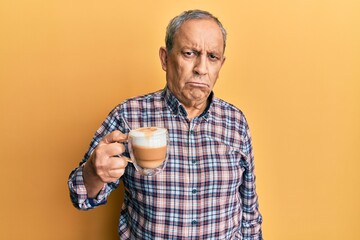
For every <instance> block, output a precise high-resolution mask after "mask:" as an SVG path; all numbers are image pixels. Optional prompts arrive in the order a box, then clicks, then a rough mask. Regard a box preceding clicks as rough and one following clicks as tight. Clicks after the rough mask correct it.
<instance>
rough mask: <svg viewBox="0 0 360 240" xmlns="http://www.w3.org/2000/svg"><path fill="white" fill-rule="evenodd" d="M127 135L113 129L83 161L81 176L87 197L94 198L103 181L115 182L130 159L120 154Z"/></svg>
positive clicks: (123, 149)
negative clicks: (84, 161)
mask: <svg viewBox="0 0 360 240" xmlns="http://www.w3.org/2000/svg"><path fill="white" fill-rule="evenodd" d="M125 141H127V135H125V134H123V133H122V132H120V131H118V130H115V131H113V132H111V133H109V134H108V135H106V136H105V137H104V138H103V139H102V140H101V141H100V142H99V144H98V146H97V147H96V148H95V150H94V152H93V153H92V154H91V156H90V158H89V160H88V161H87V162H86V163H85V166H84V171H83V177H84V184H85V187H86V190H87V193H88V197H90V198H94V197H96V196H97V194H98V193H99V191H100V190H101V189H102V187H103V186H104V184H105V183H110V182H115V181H116V180H118V179H119V178H120V177H121V176H122V175H123V174H124V172H125V167H126V166H127V164H128V161H130V160H129V159H128V158H126V157H124V156H122V153H123V152H124V151H125V146H124V144H123V142H125Z"/></svg>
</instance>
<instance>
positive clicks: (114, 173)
mask: <svg viewBox="0 0 360 240" xmlns="http://www.w3.org/2000/svg"><path fill="white" fill-rule="evenodd" d="M124 173H125V168H120V169H112V170H110V171H109V179H108V181H111V182H115V181H116V180H118V179H119V178H120V177H121V176H122V175H124Z"/></svg>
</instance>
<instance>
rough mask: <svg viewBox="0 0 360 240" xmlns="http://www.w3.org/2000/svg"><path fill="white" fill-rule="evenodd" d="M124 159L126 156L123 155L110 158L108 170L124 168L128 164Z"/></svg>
mask: <svg viewBox="0 0 360 240" xmlns="http://www.w3.org/2000/svg"><path fill="white" fill-rule="evenodd" d="M126 159H127V158H126V157H123V156H120V157H112V158H110V159H109V160H110V164H109V169H110V170H116V169H125V168H126V166H127V165H128V161H127V160H126Z"/></svg>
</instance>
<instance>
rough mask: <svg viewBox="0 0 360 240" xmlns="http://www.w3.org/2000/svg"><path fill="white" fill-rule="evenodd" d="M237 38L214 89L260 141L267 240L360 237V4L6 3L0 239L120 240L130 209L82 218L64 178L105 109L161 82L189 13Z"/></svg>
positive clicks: (2, 17)
mask: <svg viewBox="0 0 360 240" xmlns="http://www.w3.org/2000/svg"><path fill="white" fill-rule="evenodd" d="M193 8H201V9H205V10H209V11H210V12H212V13H214V14H215V15H216V16H218V17H219V18H220V20H221V21H222V22H223V24H224V25H225V27H226V28H227V30H228V33H229V35H228V47H227V50H226V56H227V61H226V63H225V65H224V67H223V69H222V72H221V74H220V78H219V81H218V83H217V85H216V87H215V93H216V95H217V96H218V97H221V98H223V99H225V100H227V101H229V102H232V103H233V104H235V105H236V106H238V107H239V108H241V109H242V110H243V111H244V112H245V114H246V116H247V118H248V121H249V124H250V128H251V132H252V135H253V141H254V151H255V159H256V173H257V191H258V194H259V196H260V209H261V212H262V214H263V217H264V224H263V231H264V237H265V239H268V240H272V239H273V240H282V239H284V240H288V239H291V240H300V239H327V240H331V239H360V227H359V226H360V204H359V203H360V186H359V184H360V177H359V173H358V172H359V170H360V163H359V162H360V161H359V160H360V153H359V148H360V1H358V0H291V1H289V0H277V1H265V0H261V1H245V0H241V1H215V0H213V1H165V0H164V1H121V0H108V1H91V0H90V1H89V0H87V1H83V0H79V1H73V0H72V1H70V0H61V1H60V0H53V1H45V0H42V1H39V0H33V1H21V0H1V1H0V111H1V118H0V134H1V140H0V151H1V152H0V158H1V160H0V161H1V166H0V178H1V179H0V184H1V185H0V190H1V195H0V196H1V197H0V239H4V240H8V239H10V240H13V239H16V240H17V239H29V240H33V239H34V240H35V239H37V240H42V239H43V240H49V239H55V240H56V239H61V240H63V239H66V240H72V239H74V240H75V239H76V240H79V239H80V240H85V239H87V240H92V239H94V240H97V239H100V240H103V239H106V240H108V239H109V240H110V239H113V240H115V239H117V221H118V214H119V211H120V205H121V201H122V195H121V191H116V192H115V193H114V194H113V195H112V196H111V197H110V200H109V203H108V205H106V206H102V207H100V208H98V209H96V210H93V211H88V212H81V211H78V210H76V209H75V208H73V207H72V205H71V203H70V200H69V197H68V190H67V185H66V181H67V177H68V174H69V173H70V171H71V170H72V169H73V168H74V167H75V166H77V164H78V162H79V161H80V160H81V158H82V156H83V154H84V152H85V151H86V149H87V146H88V144H89V142H90V139H91V137H92V135H93V133H94V132H95V130H96V129H97V127H98V126H99V125H100V123H101V122H102V121H103V120H104V118H105V117H106V115H107V113H108V112H109V111H110V110H111V109H112V108H113V107H114V106H115V105H116V104H117V103H119V102H121V101H122V100H124V99H125V98H128V97H131V96H135V95H139V94H143V93H147V92H151V91H155V90H158V89H160V88H162V87H163V86H164V83H165V80H164V78H165V74H164V72H163V71H162V70H161V67H160V62H159V59H158V49H159V47H160V46H163V45H164V35H165V28H166V25H167V23H168V21H169V20H170V18H172V17H173V16H175V15H177V14H179V13H180V12H182V11H183V10H186V9H193Z"/></svg>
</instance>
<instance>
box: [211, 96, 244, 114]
mask: <svg viewBox="0 0 360 240" xmlns="http://www.w3.org/2000/svg"><path fill="white" fill-rule="evenodd" d="M213 103H214V105H215V108H218V109H221V110H222V111H224V112H225V113H232V114H239V115H241V116H244V113H243V111H242V110H241V109H240V108H238V107H237V106H235V105H234V104H232V103H229V102H227V101H225V100H223V99H221V98H216V97H215V98H214V102H213Z"/></svg>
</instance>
